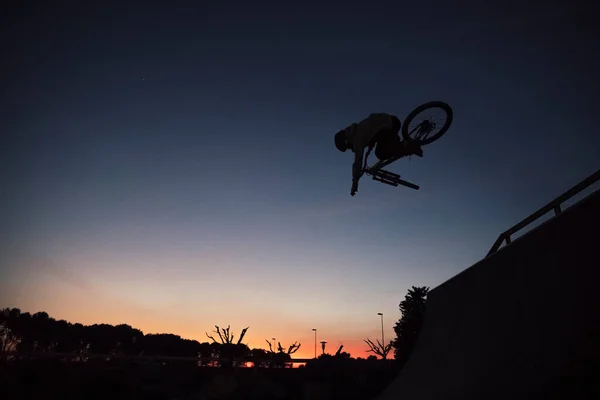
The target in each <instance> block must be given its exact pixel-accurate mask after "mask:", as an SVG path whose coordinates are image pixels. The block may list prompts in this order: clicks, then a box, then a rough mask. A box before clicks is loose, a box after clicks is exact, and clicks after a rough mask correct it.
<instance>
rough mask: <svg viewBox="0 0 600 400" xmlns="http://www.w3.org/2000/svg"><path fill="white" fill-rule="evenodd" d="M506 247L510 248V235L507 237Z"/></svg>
mask: <svg viewBox="0 0 600 400" xmlns="http://www.w3.org/2000/svg"><path fill="white" fill-rule="evenodd" d="M505 240H506V245H507V246H508V245H509V244H510V235H506V238H505Z"/></svg>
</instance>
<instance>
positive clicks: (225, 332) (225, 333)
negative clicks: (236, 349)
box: [206, 325, 250, 344]
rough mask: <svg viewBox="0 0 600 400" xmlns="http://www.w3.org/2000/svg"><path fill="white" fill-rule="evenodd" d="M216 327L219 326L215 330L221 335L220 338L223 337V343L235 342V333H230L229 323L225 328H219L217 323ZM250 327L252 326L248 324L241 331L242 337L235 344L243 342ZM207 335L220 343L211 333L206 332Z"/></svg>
mask: <svg viewBox="0 0 600 400" xmlns="http://www.w3.org/2000/svg"><path fill="white" fill-rule="evenodd" d="M215 328H217V329H216V330H215V331H214V332H215V333H216V334H217V335H219V339H221V342H220V343H221V344H233V338H234V336H235V335H234V334H233V333H230V326H229V325H227V328H225V329H221V328H219V325H215ZM248 328H250V327H249V326H247V327H245V328H244V329H242V332H241V333H240V338H239V339H238V341H237V343H235V344H241V343H242V340H244V336H245V335H246V332H247V331H248ZM206 336H208V338H209V339H211V340H212V341H213V342H215V343H219V342H218V341H217V340H216V339H215V338H214V337H213V336H211V335H209V334H208V333H206Z"/></svg>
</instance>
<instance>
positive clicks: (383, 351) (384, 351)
mask: <svg viewBox="0 0 600 400" xmlns="http://www.w3.org/2000/svg"><path fill="white" fill-rule="evenodd" d="M364 342H365V343H366V344H367V345H368V346H369V350H367V353H373V354H376V355H378V356H380V357H381V358H382V359H384V360H385V359H387V355H388V353H389V352H390V351H391V350H392V347H393V341H390V342H389V343H388V344H387V345H385V346H384V345H383V344H382V343H381V342H380V341H379V339H377V343H374V342H373V341H372V340H371V339H369V338H367V339H366V340H365V341H364Z"/></svg>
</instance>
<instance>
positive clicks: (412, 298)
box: [393, 286, 429, 365]
mask: <svg viewBox="0 0 600 400" xmlns="http://www.w3.org/2000/svg"><path fill="white" fill-rule="evenodd" d="M428 293H429V287H426V286H423V287H415V286H413V287H412V288H411V289H409V290H408V294H407V295H406V296H405V298H404V300H402V301H401V302H400V311H401V312H402V318H400V320H399V321H398V322H397V323H396V325H394V331H395V332H396V339H395V340H394V341H393V347H394V358H395V359H396V360H398V361H399V363H400V365H404V363H405V362H406V360H407V359H408V357H409V356H410V353H411V352H412V349H413V347H414V345H415V343H416V341H417V337H418V336H419V331H420V330H421V325H422V323H423V318H424V316H425V308H426V302H427V294H428Z"/></svg>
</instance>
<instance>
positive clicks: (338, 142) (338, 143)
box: [334, 130, 348, 153]
mask: <svg viewBox="0 0 600 400" xmlns="http://www.w3.org/2000/svg"><path fill="white" fill-rule="evenodd" d="M334 138H335V147H336V148H337V149H338V150H339V151H341V152H342V153H343V152H345V151H346V150H348V140H347V139H346V132H345V131H343V130H341V131H339V132H338V133H336V134H335V137H334Z"/></svg>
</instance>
